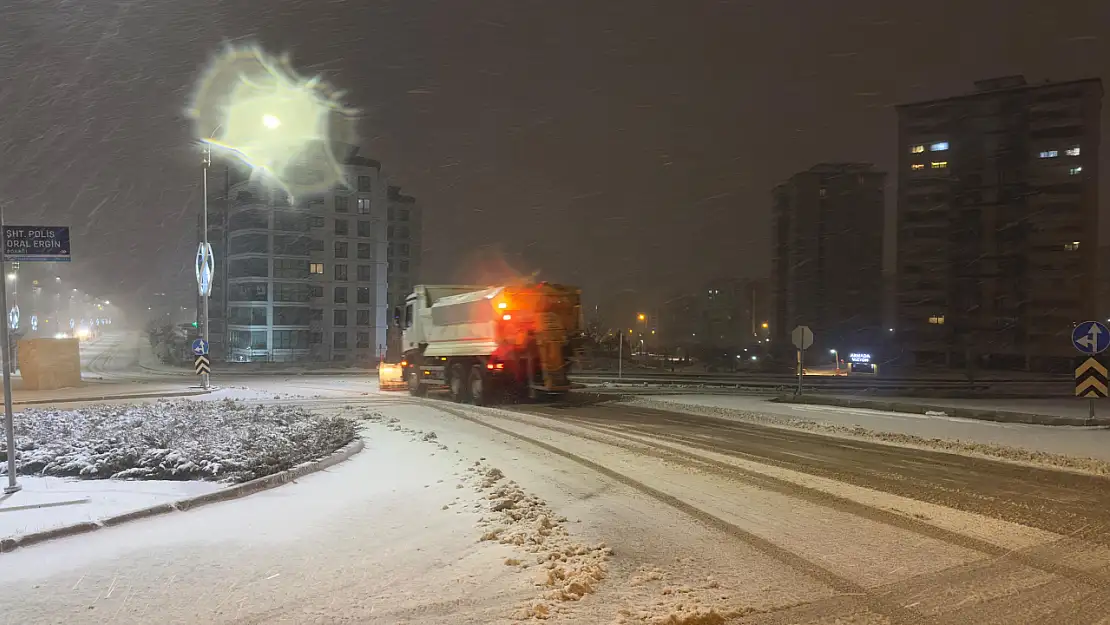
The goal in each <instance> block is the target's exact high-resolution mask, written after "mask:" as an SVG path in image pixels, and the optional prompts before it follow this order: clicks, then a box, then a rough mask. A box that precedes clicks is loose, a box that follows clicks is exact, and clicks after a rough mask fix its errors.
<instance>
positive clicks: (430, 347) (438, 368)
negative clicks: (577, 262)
mask: <svg viewBox="0 0 1110 625" xmlns="http://www.w3.org/2000/svg"><path fill="white" fill-rule="evenodd" d="M393 316H394V322H395V323H396V324H397V325H399V326H401V351H402V355H401V358H402V360H401V363H400V365H401V373H402V375H403V379H404V381H405V385H406V386H407V388H408V391H409V393H411V394H412V395H415V396H418V397H419V396H423V395H425V394H427V392H428V391H429V390H433V389H446V390H447V391H448V392H449V393H450V396H451V399H453V400H454V401H457V402H467V403H474V404H478V405H488V404H492V403H496V402H497V401H498V400H499V399H502V398H510V399H511V398H531V399H535V400H551V399H558V398H560V397H561V396H563V395H565V394H566V392H567V391H569V390H570V387H571V384H570V380H569V378H568V374H569V372H570V368H571V363H572V361H573V359H572V356H573V354H574V349H575V346H576V345H577V343H578V339H579V338H580V337H581V334H582V305H581V292H580V291H579V290H578V289H576V288H572V287H568V286H563V285H558V284H550V283H547V282H539V283H529V284H522V285H506V286H494V287H481V286H458V285H440V286H436V285H420V286H416V287H415V288H414V289H413V292H412V293H411V294H410V295H409V296H408V298H406V300H405V307H404V309H403V310H401V309H398V310H395V311H394V314H393Z"/></svg>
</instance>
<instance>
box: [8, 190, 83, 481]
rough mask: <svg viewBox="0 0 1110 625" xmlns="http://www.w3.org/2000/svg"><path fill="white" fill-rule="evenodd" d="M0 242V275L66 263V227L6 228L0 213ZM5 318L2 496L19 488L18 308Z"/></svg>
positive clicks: (67, 245)
mask: <svg viewBox="0 0 1110 625" xmlns="http://www.w3.org/2000/svg"><path fill="white" fill-rule="evenodd" d="M0 231H2V232H0V239H2V243H0V244H2V245H3V256H2V257H0V273H2V274H4V275H5V276H6V275H7V273H8V263H9V262H22V261H31V262H34V261H48V262H69V259H70V258H69V251H70V250H69V227H68V226H8V225H5V224H4V215H3V213H2V212H0ZM0 310H5V311H6V310H8V284H7V281H6V280H5V282H4V285H3V287H2V288H0ZM7 317H8V318H7V319H5V320H4V321H3V322H0V349H3V350H4V372H3V376H4V436H5V438H6V439H7V445H8V485H7V486H5V487H4V493H5V494H8V495H10V494H12V493H16V492H19V490H20V489H21V488H22V486H20V485H19V483H18V482H17V481H16V465H15V418H14V417H13V416H12V371H11V364H12V363H11V360H12V348H11V337H10V333H9V326H11V327H16V326H17V325H18V324H19V309H18V308H13V309H12V310H11V311H9V313H8V315H7Z"/></svg>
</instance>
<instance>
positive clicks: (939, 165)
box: [929, 161, 948, 169]
mask: <svg viewBox="0 0 1110 625" xmlns="http://www.w3.org/2000/svg"><path fill="white" fill-rule="evenodd" d="M929 165H930V166H931V167H932V168H933V169H947V168H948V161H933V162H932V163H930V164H929Z"/></svg>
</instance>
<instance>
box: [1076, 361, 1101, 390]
mask: <svg viewBox="0 0 1110 625" xmlns="http://www.w3.org/2000/svg"><path fill="white" fill-rule="evenodd" d="M1106 395H1107V379H1106V365H1104V364H1102V363H1101V362H1099V360H1098V358H1095V357H1093V356H1092V357H1089V358H1084V359H1083V360H1082V361H1080V364H1079V366H1078V367H1076V368H1075V396H1076V397H1091V398H1094V397H1106Z"/></svg>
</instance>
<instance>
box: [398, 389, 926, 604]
mask: <svg viewBox="0 0 1110 625" xmlns="http://www.w3.org/2000/svg"><path fill="white" fill-rule="evenodd" d="M414 403H416V402H414ZM419 403H422V404H424V405H426V406H428V407H430V408H434V409H435V410H438V411H440V412H444V413H447V414H449V415H451V416H454V417H456V418H459V419H462V420H464V421H468V422H470V423H474V424H476V425H480V426H482V427H485V428H488V429H490V430H493V431H495V432H497V433H499V434H502V435H504V436H508V437H510V438H514V439H517V440H519V441H521V442H525V443H528V444H530V445H532V446H534V447H538V448H540V449H542V450H544V451H546V452H548V453H551V454H555V455H557V456H560V457H562V458H565V459H567V460H570V461H572V462H575V463H577V464H580V465H582V466H584V467H586V468H588V469H590V470H592V471H594V472H596V473H599V474H601V475H603V476H605V477H607V478H609V479H611V480H614V481H616V482H618V483H620V484H623V485H625V486H627V487H629V488H632V489H633V490H636V491H638V492H640V493H641V494H643V495H647V496H648V497H650V498H652V499H654V500H656V501H658V502H660V503H663V504H665V505H667V506H670V507H672V508H674V509H675V510H678V511H679V512H682V513H684V514H686V515H687V516H690V517H691V518H693V519H695V520H696V521H698V522H700V523H702V524H703V525H706V526H708V527H711V528H713V529H716V530H718V531H720V532H722V533H724V534H727V535H729V536H731V537H733V538H736V539H738V540H740V541H742V542H743V543H745V544H746V545H748V546H749V547H752V548H753V549H755V550H757V551H759V552H760V553H762V554H764V555H766V556H769V557H771V558H773V559H774V560H777V561H778V562H780V563H782V564H785V565H786V566H788V567H789V568H791V569H793V570H795V571H797V572H799V573H802V574H803V575H806V576H807V577H810V578H811V579H814V580H817V581H819V582H821V583H823V584H825V585H827V586H828V587H829V588H832V589H833V590H835V591H837V592H838V593H841V594H842V595H848V596H852V597H855V598H856V599H857V602H858V604H859V607H863V608H866V609H867V610H869V611H871V612H873V613H875V614H878V615H883V616H886V617H887V618H889V619H890V621H891V622H892V623H901V624H906V625H909V624H916V623H922V624H923V623H925V622H926V621H925V620H924V619H922V618H921V617H920V616H919V615H917V614H915V613H913V612H912V611H910V610H907V609H906V608H904V607H902V606H900V605H897V604H895V603H892V602H890V601H888V600H887V599H886V597H884V596H883V595H884V594H885V593H876V592H874V591H872V590H869V589H868V588H867V587H865V586H863V585H861V584H858V583H856V582H854V581H852V580H850V579H847V578H844V577H842V576H840V575H838V574H836V573H834V572H833V571H831V570H829V569H827V568H825V567H823V566H821V565H819V564H817V563H815V562H812V561H810V560H808V559H806V558H803V557H802V556H799V555H798V554H796V553H794V552H792V551H790V550H788V549H786V548H784V547H781V546H779V545H777V544H775V543H774V542H772V541H770V540H767V539H765V538H763V537H761V536H758V535H756V534H753V533H751V532H749V531H747V530H744V529H742V528H740V527H739V526H737V525H734V524H732V523H730V522H728V521H726V520H724V519H722V518H720V517H718V516H715V515H713V514H710V513H708V512H706V511H704V510H702V509H700V508H698V507H696V506H693V505H691V504H689V503H686V502H685V501H682V500H681V499H679V498H678V497H675V496H673V495H670V494H667V493H665V492H663V491H660V490H658V489H655V488H653V487H651V486H648V485H647V484H644V483H643V482H640V481H638V480H636V479H633V478H631V477H629V476H627V475H625V474H623V473H620V472H618V471H615V470H613V469H610V468H609V467H606V466H604V465H602V464H599V463H597V462H594V461H592V460H589V459H587V458H583V457H582V456H579V455H577V454H573V453H571V452H569V451H566V450H564V449H561V448H559V447H557V446H555V445H552V444H549V443H545V442H543V441H541V440H537V439H535V438H532V437H530V436H526V435H524V434H520V433H517V432H514V431H513V430H510V429H507V428H503V427H500V426H498V425H494V424H492V423H489V422H487V421H484V420H482V419H480V418H478V417H476V416H474V415H471V414H467V413H466V412H464V411H463V410H461V409H457V408H453V407H448V406H446V405H444V403H445V402H442V401H437V400H424V401H422V402H419ZM480 412H481V414H483V415H486V416H490V417H493V418H501V419H505V420H510V421H519V422H521V423H523V424H525V425H531V426H533V427H540V428H541V429H548V430H553V431H558V430H554V429H553V428H545V427H543V426H536V425H534V424H531V423H528V422H526V421H523V420H519V419H514V418H512V417H510V416H508V415H503V414H497V413H494V412H493V411H489V410H480ZM559 433H564V432H559Z"/></svg>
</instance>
